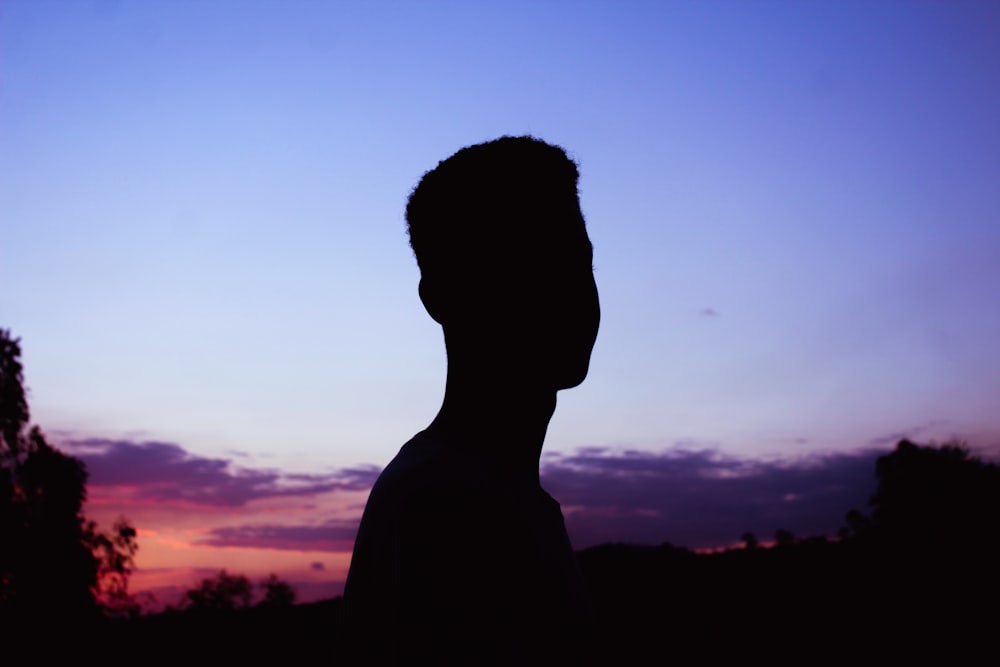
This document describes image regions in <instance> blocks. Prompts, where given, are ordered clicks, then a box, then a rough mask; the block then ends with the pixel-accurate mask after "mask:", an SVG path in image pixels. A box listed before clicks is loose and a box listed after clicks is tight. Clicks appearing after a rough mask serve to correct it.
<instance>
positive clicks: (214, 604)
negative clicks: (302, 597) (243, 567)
mask: <svg viewBox="0 0 1000 667" xmlns="http://www.w3.org/2000/svg"><path fill="white" fill-rule="evenodd" d="M258 587H259V589H260V592H261V594H262V596H263V598H262V599H261V601H260V602H258V603H257V606H258V607H266V608H271V609H281V608H286V607H291V606H292V605H294V604H295V589H294V588H292V587H291V585H289V584H288V583H287V582H285V581H282V580H281V579H279V578H278V575H276V574H272V575H271V576H269V577H268V578H267V579H264V580H262V581H261V582H260V583H259V584H258ZM253 599H254V586H253V584H252V583H250V579H249V578H247V577H246V576H245V575H242V574H229V572H227V571H226V570H221V571H220V572H219V573H218V574H217V575H215V576H214V577H208V578H206V579H202V580H201V582H200V583H199V584H198V585H197V586H195V587H194V588H192V589H191V590H189V591H188V592H187V593H185V594H184V600H183V601H182V602H181V608H182V609H186V610H189V611H193V612H226V611H233V610H236V609H248V608H250V607H251V606H253Z"/></svg>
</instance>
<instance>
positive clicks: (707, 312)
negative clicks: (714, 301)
mask: <svg viewBox="0 0 1000 667" xmlns="http://www.w3.org/2000/svg"><path fill="white" fill-rule="evenodd" d="M698 313H699V314H701V315H702V316H703V317H718V316H719V313H718V312H716V310H715V308H702V309H701V310H699V311H698Z"/></svg>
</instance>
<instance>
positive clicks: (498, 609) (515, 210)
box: [344, 137, 600, 665]
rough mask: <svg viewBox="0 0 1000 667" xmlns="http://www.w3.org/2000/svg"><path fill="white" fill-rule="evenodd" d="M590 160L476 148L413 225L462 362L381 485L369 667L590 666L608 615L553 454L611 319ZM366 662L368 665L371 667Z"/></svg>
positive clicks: (446, 170)
mask: <svg viewBox="0 0 1000 667" xmlns="http://www.w3.org/2000/svg"><path fill="white" fill-rule="evenodd" d="M578 179H579V172H578V170H577V166H576V164H575V163H574V162H573V161H572V160H570V159H569V158H568V157H567V156H566V153H565V152H564V151H563V150H562V149H561V148H559V147H557V146H553V145H550V144H547V143H545V142H543V141H541V140H539V139H536V138H533V137H501V138H500V139H496V140H494V141H490V142H487V143H484V144H478V145H475V146H469V147H467V148H463V149H462V150H460V151H458V152H457V153H455V154H454V155H452V156H451V157H449V158H448V159H447V160H444V161H442V162H440V163H439V164H438V165H437V167H436V168H434V169H432V170H431V171H429V172H427V173H426V174H424V176H423V178H422V179H421V180H420V183H419V184H418V185H417V187H416V188H415V189H414V190H413V192H412V193H411V194H410V197H409V200H408V201H407V206H406V220H407V225H408V231H409V235H410V245H411V246H412V248H413V251H414V255H415V256H416V259H417V263H418V265H419V267H420V274H421V277H420V284H419V287H418V290H417V291H418V293H419V298H420V300H421V301H422V303H423V304H424V306H425V308H426V309H427V313H428V314H429V315H430V316H431V317H432V318H433V319H434V320H435V321H436V322H438V323H439V324H440V325H441V328H442V331H443V333H444V342H445V348H446V350H447V355H448V372H447V379H446V382H445V389H444V399H443V401H442V404H441V408H440V410H439V411H438V413H437V416H435V417H434V419H433V420H432V421H431V423H430V424H429V425H428V426H427V427H426V428H425V429H424V430H422V431H420V432H419V433H417V434H416V435H415V436H413V438H411V439H410V440H409V441H408V442H407V443H406V444H405V445H403V447H402V448H401V449H400V450H399V453H398V454H397V455H396V457H395V458H394V459H393V460H392V461H391V462H390V463H389V465H388V466H386V468H385V469H384V470H383V471H382V473H381V475H380V476H379V478H378V481H377V482H376V483H375V485H374V487H373V488H372V491H371V494H370V496H369V498H368V502H367V504H366V505H365V511H364V515H363V517H362V519H361V524H360V526H359V528H358V535H357V540H356V541H355V546H354V554H353V557H352V560H351V566H350V571H349V574H348V578H347V583H346V586H345V590H344V615H345V617H344V618H345V627H346V628H347V633H346V635H345V636H346V637H347V638H348V639H347V642H348V645H347V646H346V647H345V649H346V650H347V652H348V654H349V655H351V656H352V657H353V660H354V661H355V663H356V664H391V665H397V664H407V665H408V664H423V663H425V662H426V663H428V664H470V663H469V656H477V660H478V661H476V660H474V661H473V662H474V663H475V664H540V663H544V662H547V663H551V664H579V663H580V662H582V661H585V659H586V657H587V646H588V637H590V636H591V635H592V634H593V632H592V623H593V619H592V614H591V610H590V605H589V602H588V599H589V598H588V595H587V593H586V591H585V587H584V584H583V580H582V577H581V575H580V572H579V568H578V566H577V564H576V560H575V556H574V554H573V550H572V546H571V545H570V541H569V537H568V536H567V534H566V527H565V524H564V522H563V516H562V511H561V509H560V507H559V504H558V502H556V500H555V499H553V498H552V497H551V496H550V495H549V494H548V493H547V492H546V491H545V490H544V489H543V488H542V486H541V482H540V478H539V457H540V456H541V451H542V445H543V442H544V439H545V433H546V430H547V428H548V424H549V420H550V419H551V418H552V414H553V412H554V410H555V407H556V394H557V392H558V391H560V390H563V389H569V388H571V387H575V386H576V385H578V384H580V383H581V382H582V381H583V380H584V379H585V378H586V377H587V373H588V370H589V366H590V356H591V351H592V349H593V346H594V342H595V340H596V338H597V330H598V326H599V324H600V303H599V299H598V294H597V285H596V283H595V281H594V273H593V247H592V246H591V243H590V239H589V237H588V235H587V229H586V223H585V221H584V218H583V214H582V212H581V209H580V203H579V198H578V195H577V181H578ZM355 663H352V664H355Z"/></svg>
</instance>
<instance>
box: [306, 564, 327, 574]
mask: <svg viewBox="0 0 1000 667" xmlns="http://www.w3.org/2000/svg"><path fill="white" fill-rule="evenodd" d="M309 568H310V569H312V570H315V571H316V572H322V571H323V570H325V569H326V565H324V564H323V563H321V562H320V561H314V562H312V563H309Z"/></svg>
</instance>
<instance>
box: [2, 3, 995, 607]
mask: <svg viewBox="0 0 1000 667" xmlns="http://www.w3.org/2000/svg"><path fill="white" fill-rule="evenodd" d="M997 35H1000V5H998V4H996V3H987V2H888V1H877V2H870V1H868V2H847V1H843V0H839V1H836V2H809V3H798V2H777V1H770V2H662V3H660V2H624V3H612V2H602V3H597V2H547V3H536V2H512V1H505V2H490V3H487V2H481V3H479V2H477V3H461V2H426V3H409V2H394V3H393V2H319V1H315V2H310V1H292V2H288V1H286V2H277V1H268V2H265V1H260V2H250V1H239V2H237V1H228V2H227V1H222V0H220V1H217V2H208V3H206V2H195V1H170V2H152V1H150V2H114V1H96V2H85V1H79V2H58V1H54V0H53V1H46V0H41V1H39V0H32V1H30V2H29V1H27V0H7V1H6V2H4V3H3V6H2V7H0V225H2V227H0V229H2V234H0V326H3V327H5V328H10V329H11V330H12V333H13V334H14V335H15V336H19V337H20V338H21V339H22V347H23V350H24V355H23V362H24V365H25V370H26V378H27V384H28V386H29V388H30V394H29V400H30V404H31V408H32V416H33V419H34V421H35V422H37V423H39V424H41V425H42V427H43V428H44V429H45V430H46V432H47V433H49V435H50V436H51V438H52V439H53V440H55V441H56V442H59V443H62V444H63V445H64V446H65V447H67V448H69V449H71V450H73V451H75V452H77V453H80V455H81V456H84V458H85V460H87V462H88V465H89V466H90V468H91V473H92V483H91V495H92V503H91V509H90V510H89V511H90V512H92V513H94V514H96V515H98V516H99V518H102V523H105V524H107V523H109V522H110V520H111V519H113V517H114V516H115V515H116V514H117V513H119V512H125V513H126V514H127V515H128V516H130V517H132V518H133V520H134V521H135V523H136V524H137V525H138V526H139V528H140V529H141V530H142V531H144V532H143V533H142V534H141V537H140V546H141V547H142V548H143V551H142V552H141V555H140V565H142V566H143V570H144V572H143V573H142V576H143V577H145V580H144V581H145V582H146V584H147V585H148V586H149V587H156V586H160V585H162V586H169V585H178V584H177V582H178V581H180V579H179V577H180V575H179V574H178V573H179V572H182V571H183V572H186V573H187V574H186V575H185V576H188V577H189V578H190V577H191V576H195V575H196V574H197V573H202V572H208V571H211V570H212V569H213V568H214V569H218V568H219V567H223V566H226V567H229V568H230V569H231V570H235V571H247V572H250V573H254V574H262V573H266V572H267V571H270V570H272V569H273V570H277V571H279V572H280V573H282V574H284V575H285V576H287V577H288V578H291V579H293V580H294V581H296V582H297V583H298V584H299V585H300V586H306V585H308V584H309V582H312V583H314V584H316V585H317V586H320V585H321V584H322V585H325V584H324V582H326V584H330V582H335V581H339V580H340V579H342V574H343V569H344V568H345V567H346V563H347V559H348V558H349V549H350V539H351V537H352V533H351V531H352V530H353V525H354V524H353V523H352V522H353V521H355V520H356V515H357V511H358V509H359V508H360V507H361V506H362V505H363V502H364V497H365V493H366V490H367V488H368V487H367V486H366V484H370V482H371V479H372V478H373V476H374V475H375V474H376V473H377V470H378V469H379V468H380V467H381V466H382V465H384V464H385V463H386V462H387V461H388V460H389V459H390V458H391V457H392V456H393V455H394V454H395V452H396V451H397V449H398V448H399V446H400V445H401V444H402V443H403V442H405V441H406V440H407V439H408V438H409V437H410V436H411V435H412V434H413V433H415V432H416V431H418V430H420V429H421V428H422V427H423V426H425V425H426V424H427V423H428V422H429V421H430V419H431V418H432V417H433V415H434V413H435V411H436V409H437V407H438V403H439V401H440V397H441V394H442V390H443V381H444V371H445V356H444V348H443V342H442V337H441V333H440V329H439V328H438V327H437V325H436V324H435V323H434V322H433V321H431V319H430V318H429V317H428V316H427V315H426V314H425V313H424V311H423V309H422V307H421V305H420V302H419V300H418V298H417V294H416V284H417V280H418V271H417V268H416V264H415V262H414V261H413V259H412V255H411V253H410V250H409V248H408V246H407V241H406V234H405V228H404V224H403V217H402V212H403V207H404V204H405V199H406V196H407V194H408V193H409V191H410V190H411V189H412V188H413V186H414V185H415V184H416V182H417V181H418V180H419V178H420V176H421V175H422V173H423V172H424V171H426V170H428V169H430V168H432V167H433V166H435V165H436V163H437V161H439V160H441V159H444V158H445V157H447V156H448V155H450V154H451V153H453V152H454V151H455V150H457V149H458V148H460V147H462V146H465V145H468V144H472V143H477V142H480V141H484V140H488V139H491V138H495V137H497V136H500V135H503V134H533V135H536V136H539V137H541V138H543V139H545V140H547V141H550V142H553V143H557V144H559V145H562V146H564V147H565V148H566V149H567V151H568V152H569V153H570V154H571V156H573V157H574V158H575V159H576V160H577V161H578V162H579V164H580V169H581V174H582V176H581V183H580V192H581V200H582V204H583V210H584V213H585V215H586V217H587V221H588V225H589V229H590V233H591V237H592V240H593V243H594V246H595V265H596V271H597V274H596V275H597V281H598V286H599V289H600V292H601V301H602V325H601V332H600V335H599V338H598V341H597V345H596V348H595V351H594V357H593V363H592V366H591V374H590V377H589V378H588V380H587V381H586V383H584V384H583V385H582V386H581V387H579V388H577V389H574V390H572V391H569V392H564V393H563V394H561V395H560V406H559V409H558V411H557V413H556V416H555V418H554V420H553V422H552V425H551V427H550V431H549V439H548V441H547V445H546V447H547V451H548V452H550V456H549V457H548V458H546V459H545V461H546V462H547V464H546V465H548V466H549V467H548V476H547V479H548V480H549V482H548V484H549V487H550V489H551V490H552V492H553V495H554V496H556V498H557V499H558V500H560V501H562V503H563V506H564V509H565V510H566V513H567V524H568V526H569V527H570V531H571V535H572V536H573V538H574V541H575V542H576V543H577V545H578V546H584V545H585V543H593V542H595V541H601V540H602V539H604V538H607V539H612V538H613V539H619V538H620V539H639V538H642V537H646V538H648V539H650V540H652V541H662V540H667V539H669V540H671V541H674V542H675V543H679V544H688V545H689V546H718V545H719V544H724V543H726V540H730V541H731V539H735V538H736V537H737V536H738V535H739V534H740V533H741V532H742V531H743V530H746V529H754V530H760V531H773V530H774V529H775V528H778V527H788V526H778V525H772V523H774V521H777V520H778V519H779V518H781V520H785V521H786V522H787V523H789V525H793V526H795V527H796V528H797V529H798V530H803V531H805V530H808V529H810V526H812V528H811V529H813V530H820V529H822V530H829V531H832V530H835V529H836V525H837V524H836V522H837V521H838V520H840V519H841V518H842V516H843V512H844V511H846V510H847V509H849V506H843V507H839V506H838V508H837V510H836V513H835V516H833V517H832V518H831V519H829V521H828V523H829V524H830V525H829V528H827V520H823V521H819V522H818V523H817V522H816V521H814V522H813V523H812V524H810V523H809V522H808V521H806V520H805V519H802V520H801V521H800V523H799V524H796V523H795V522H796V521H797V519H793V518H789V517H786V516H783V515H781V514H780V512H779V513H778V514H777V515H775V514H774V513H773V512H774V511H777V510H774V508H771V509H767V508H766V507H765V505H767V503H766V502H765V500H761V501H760V503H761V508H762V509H761V513H759V515H753V516H750V515H742V514H738V515H734V516H730V514H727V513H726V509H725V508H724V507H723V508H716V509H714V510H712V511H713V512H715V513H714V514H711V515H709V514H707V512H708V511H709V510H707V509H705V504H704V502H700V501H699V502H698V503H695V505H697V507H699V508H701V510H699V511H700V512H701V513H698V512H693V510H692V512H687V514H686V516H689V515H690V516H693V515H694V514H697V517H698V518H699V521H700V524H699V525H702V526H704V525H708V524H711V525H715V526H717V527H718V528H719V530H718V532H716V533H712V532H711V531H708V532H698V530H695V528H697V526H694V527H689V528H690V530H688V528H683V527H681V526H680V524H678V523H677V522H676V521H674V523H671V521H672V520H673V519H671V520H668V518H667V517H668V515H672V512H673V510H672V509H671V508H673V509H674V510H675V509H676V508H677V507H678V503H680V504H681V505H683V502H682V501H679V500H678V499H677V498H676V497H675V496H672V495H670V493H669V492H668V491H666V490H665V489H667V488H668V487H670V488H672V486H671V485H673V486H678V483H677V479H679V478H677V477H676V476H677V475H687V476H686V477H684V480H687V481H690V480H700V481H699V482H698V484H701V486H698V485H697V484H696V485H695V486H696V487H697V488H698V489H702V491H704V493H705V494H707V495H703V496H697V497H698V498H706V497H712V498H716V499H719V498H726V499H731V500H732V503H733V505H732V506H730V505H727V506H726V507H729V508H730V509H732V507H735V506H740V505H741V504H742V505H744V506H754V505H753V503H749V505H748V504H747V502H746V498H748V497H750V495H752V493H751V491H749V490H747V489H743V490H742V491H739V492H737V490H733V489H735V488H736V487H735V486H733V485H729V486H727V487H726V488H727V489H729V490H727V491H726V492H725V493H723V492H720V491H719V489H720V488H721V487H719V486H712V485H711V484H709V482H710V481H711V480H714V481H715V482H718V483H719V484H722V483H723V482H724V480H740V479H742V480H746V479H752V480H757V482H759V484H758V486H759V489H758V491H759V490H760V489H764V488H767V489H771V491H769V493H772V495H773V497H777V498H780V499H783V500H784V501H785V502H786V504H787V503H789V502H792V501H794V500H796V499H799V498H801V497H802V496H803V494H804V493H805V492H806V490H807V489H808V488H809V487H808V484H807V485H806V486H805V487H802V488H799V486H796V485H797V484H798V485H801V484H803V483H805V482H803V481H802V480H804V479H806V478H808V479H809V480H813V478H811V477H808V476H809V475H810V474H814V473H815V474H817V475H818V474H820V473H822V474H824V475H825V474H828V473H830V471H833V470H839V471H842V472H843V474H844V475H847V476H848V477H849V478H850V479H852V480H857V479H860V477H859V476H858V475H859V473H857V472H856V471H854V469H853V468H851V471H852V472H850V474H848V472H846V470H847V468H850V466H851V465H853V464H852V463H850V462H851V461H855V460H858V459H859V457H860V458H863V459H864V462H865V463H864V471H865V472H864V476H865V477H866V479H869V480H870V475H871V468H870V467H869V463H870V458H871V455H872V452H877V451H879V450H880V448H881V450H884V449H885V448H887V447H890V446H891V445H892V444H893V443H894V442H895V441H896V440H897V439H899V438H900V437H902V436H904V435H906V436H910V437H913V438H914V439H916V440H918V441H927V440H930V439H937V440H944V439H947V438H950V437H960V438H963V439H966V440H967V441H968V442H969V444H970V445H971V446H972V447H973V448H974V449H975V450H977V451H980V452H984V453H987V454H993V455H995V454H996V453H997V452H1000V408H998V405H1000V402H998V400H997V399H998V397H1000V355H998V354H997V353H996V351H995V346H996V342H997V341H998V340H1000V298H998V287H1000V187H998V183H1000V123H998V122H997V120H996V119H997V118H1000V39H998V38H997ZM852 457H853V458H852ZM838 466H839V467H838ZM845 466H846V467H845ZM859 469H860V468H859ZM153 471H158V473H159V476H156V475H153V474H152V472H153ZM810 471H811V472H810ZM570 473H572V474H570ZM796 474H801V475H805V477H802V478H801V479H800V478H797V477H795V475H796ZM213 475H214V477H213ZM630 475H631V477H630ZM788 475H791V476H792V477H788ZM851 475H853V477H851ZM793 478H795V479H793ZM622 479H632V480H633V481H635V480H637V479H642V480H646V482H649V483H650V484H651V486H649V489H648V490H649V494H648V495H647V496H643V497H641V498H640V497H638V496H637V495H634V496H629V497H628V498H626V497H625V496H626V495H627V494H626V491H630V492H634V493H635V494H638V493H639V492H638V490H637V489H639V488H640V487H641V488H646V487H643V485H642V484H634V485H631V486H630V487H629V489H626V488H624V487H621V488H620V486H615V485H614V483H613V481H614V480H619V481H620V480H622ZM651 480H652V481H651ZM706 480H707V481H706ZM776 480H780V481H776ZM795 480H799V481H795ZM813 481H814V480H813ZM654 482H655V483H654ZM772 483H774V484H777V485H778V486H777V487H774V488H772V487H771V486H768V485H769V484H772ZM809 483H812V482H809ZM705 484H708V486H705ZM726 484H729V483H728V482H726ZM852 484H853V486H852ZM859 484H861V485H862V486H863V482H856V483H855V482H851V483H847V482H843V483H841V482H836V481H834V482H831V487H830V488H833V487H838V488H839V487H844V488H848V487H850V488H851V489H853V492H854V493H855V496H858V497H860V500H859V501H858V502H863V499H864V497H865V493H863V492H862V491H865V490H864V489H860V486H858V485H859ZM626 486H628V485H626ZM680 486H684V485H683V484H680ZM703 487H704V488H703ZM709 487H711V489H712V490H709ZM778 487H781V488H778ZM685 488H687V489H688V490H690V488H694V487H690V488H689V487H685ZM741 488H742V487H741ZM754 488H757V487H754ZM824 488H825V487H824ZM241 489H243V491H241ZM616 489H617V490H616ZM796 489H797V490H796ZM699 493H701V491H699ZM171 494H173V495H171ZM241 494H242V495H241ZM602 494H603V495H602ZM727 494H730V495H727ZM740 494H744V495H742V496H740ZM747 494H750V495H747ZM696 495H697V494H696ZM765 495H766V494H765ZM598 497H601V498H603V500H601V501H599V502H598V500H597V498H598ZM693 497H694V496H692V498H693ZM767 497H772V496H767ZM824 497H826V496H824ZM832 497H833V496H830V498H832ZM846 497H847V496H844V498H840V496H837V498H838V500H837V502H841V503H842V502H847V500H845V498H846ZM739 498H742V499H743V500H739ZM762 498H763V496H762ZM689 500H690V499H689ZM690 502H692V503H694V501H693V500H691V501H690ZM692 506H694V505H692ZM588 508H589V509H588ZM623 508H626V509H623ZM831 511H832V510H831ZM588 512H589V513H588ZM602 512H603V514H601V513H602ZM768 512H771V514H768ZM598 516H603V517H604V519H606V520H603V521H597V520H596V519H595V517H598ZM690 516H689V518H690ZM623 517H626V518H623ZM627 517H632V519H635V521H639V523H640V524H641V523H642V521H645V519H642V520H640V519H641V517H646V519H650V518H651V517H660V519H662V521H661V522H660V523H656V524H655V526H653V528H654V529H656V530H660V531H661V532H663V531H666V532H668V533H670V532H671V531H674V532H675V533H676V535H674V534H665V535H663V537H662V538H658V539H654V538H653V537H651V535H652V533H650V532H649V530H650V527H649V526H647V527H645V528H642V527H636V526H638V524H637V523H636V522H635V521H633V520H632V519H627ZM636 517H640V519H636ZM706 517H707V518H706ZM720 517H725V518H720ZM765 517H770V519H767V518H765ZM674 518H675V519H676V517H674ZM771 519H774V521H771ZM677 520H678V521H679V519H677ZM740 521H743V523H742V524H741V523H740ZM768 521H771V523H768ZM817 521H818V520H817ZM754 522H757V523H754ZM682 523H683V522H682ZM730 523H731V524H732V526H730ZM758 524H759V525H758ZM643 525H645V524H643ZM737 526H744V527H743V528H739V527H737ZM296 531H298V532H296ZM323 531H326V532H325V533H324V532H323ZM643 531H647V532H643ZM685 531H687V532H685ZM766 534H769V533H766ZM727 535H728V536H729V537H725V536H727ZM192 573H193V574H192ZM330 585H334V584H330ZM317 590H318V589H317Z"/></svg>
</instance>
